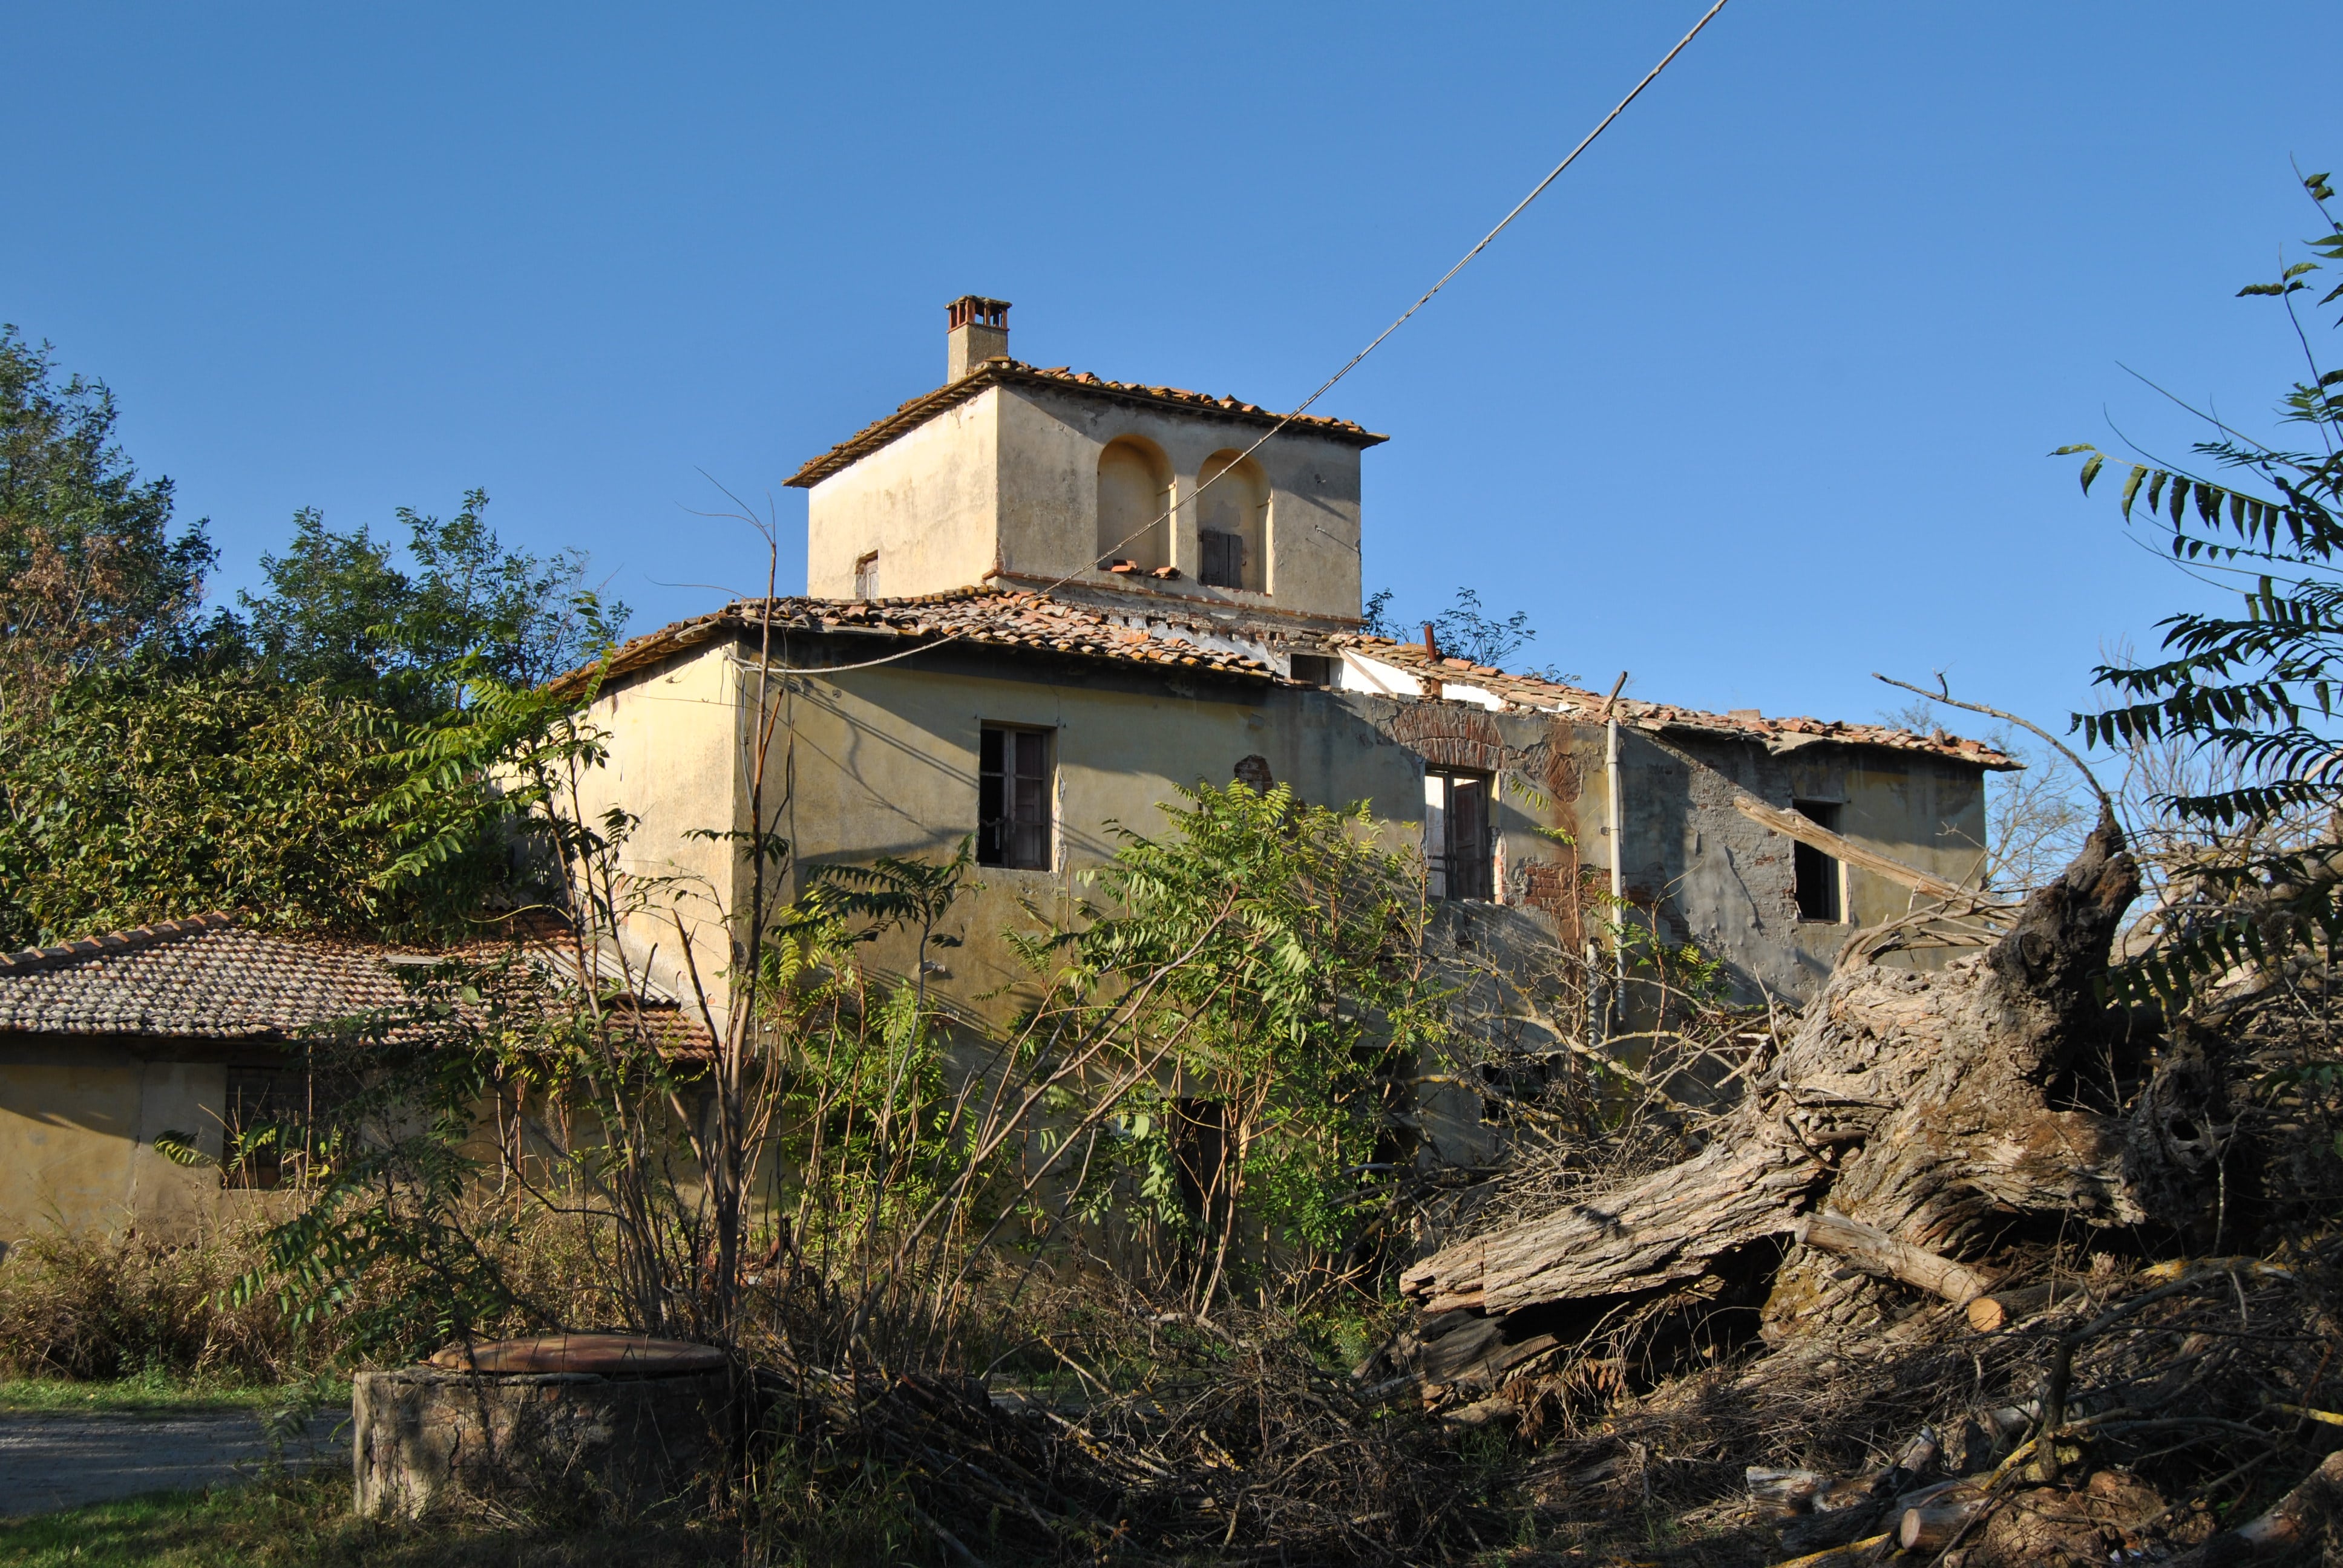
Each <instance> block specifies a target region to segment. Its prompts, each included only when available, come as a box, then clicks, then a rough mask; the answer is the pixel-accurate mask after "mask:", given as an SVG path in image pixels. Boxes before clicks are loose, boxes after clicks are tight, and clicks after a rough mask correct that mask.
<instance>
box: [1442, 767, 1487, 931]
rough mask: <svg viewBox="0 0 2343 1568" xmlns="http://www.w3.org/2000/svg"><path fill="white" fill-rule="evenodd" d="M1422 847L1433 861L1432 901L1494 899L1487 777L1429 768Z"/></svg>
mask: <svg viewBox="0 0 2343 1568" xmlns="http://www.w3.org/2000/svg"><path fill="white" fill-rule="evenodd" d="M1424 809H1425V811H1426V812H1427V814H1428V815H1430V817H1431V818H1432V821H1431V822H1429V823H1427V824H1426V826H1427V827H1428V828H1430V829H1432V830H1431V831H1429V832H1427V833H1426V834H1425V840H1426V849H1427V850H1428V851H1430V858H1431V859H1432V866H1431V868H1430V869H1431V871H1432V888H1431V892H1432V896H1433V897H1434V898H1436V899H1478V900H1483V902H1486V901H1488V900H1492V899H1493V898H1494V897H1495V889H1496V874H1495V873H1496V864H1495V861H1496V847H1497V846H1496V839H1495V837H1494V836H1493V834H1492V833H1491V831H1490V812H1489V776H1488V775H1487V774H1485V773H1443V772H1430V773H1427V774H1425V775H1424Z"/></svg>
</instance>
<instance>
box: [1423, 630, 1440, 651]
mask: <svg viewBox="0 0 2343 1568" xmlns="http://www.w3.org/2000/svg"><path fill="white" fill-rule="evenodd" d="M1423 651H1424V654H1425V655H1426V657H1428V658H1439V657H1440V638H1438V637H1437V636H1435V635H1434V634H1433V629H1432V623H1431V622H1430V621H1425V622H1424V623H1423Z"/></svg>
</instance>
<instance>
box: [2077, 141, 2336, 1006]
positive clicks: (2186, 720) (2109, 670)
mask: <svg viewBox="0 0 2343 1568" xmlns="http://www.w3.org/2000/svg"><path fill="white" fill-rule="evenodd" d="M2303 184H2304V188H2305V189H2306V190H2307V191H2308V194H2309V196H2310V198H2311V200H2312V202H2313V203H2314V204H2315V205H2316V206H2317V207H2318V213H2319V216H2320V218H2321V219H2322V221H2323V222H2324V224H2325V226H2326V231H2327V232H2325V233H2324V234H2322V235H2319V236H2318V237H2316V238H2314V239H2312V240H2310V241H2309V242H2308V247H2309V249H2310V251H2311V252H2312V253H2313V255H2314V256H2317V257H2318V258H2319V259H2317V260H2309V259H2306V260H2302V261H2298V262H2295V263H2293V264H2292V265H2290V266H2287V267H2285V269H2284V270H2283V271H2281V272H2280V273H2279V275H2278V276H2277V277H2276V278H2274V279H2271V280H2269V281H2268V282H2263V283H2254V284H2248V285H2247V286H2246V287H2244V288H2242V289H2240V290H2239V291H2238V293H2239V295H2240V297H2258V298H2267V299H2270V300H2272V301H2274V302H2276V304H2277V305H2278V307H2280V308H2281V309H2283V310H2284V311H2285V313H2286V317H2287V321H2288V327H2290V328H2291V333H2292V336H2293V337H2294V338H2295V340H2296V341H2297V342H2298V344H2299V345H2300V347H2301V351H2302V355H2303V359H2304V363H2305V367H2306V369H2305V373H2304V377H2303V379H2301V380H2299V381H2297V382H2295V383H2294V384H2293V386H2292V387H2290V388H2289V389H2288V391H2287V393H2286V394H2285V396H2284V397H2282V398H2281V400H2280V402H2279V405H2278V419H2279V423H2280V425H2281V426H2282V427H2286V428H2285V430H2284V431H2283V432H2282V433H2274V434H2273V435H2271V436H2270V437H2268V439H2266V440H2265V439H2261V438H2258V437H2252V436H2249V435H2247V434H2245V433H2243V432H2242V431H2239V430H2237V429H2236V428H2234V427H2231V426H2230V425H2228V424H2226V423H2224V422H2221V421H2219V420H2217V419H2215V418H2214V417H2212V416H2211V415H2209V414H2207V415H2203V416H2201V417H2203V418H2204V419H2205V420H2206V423H2207V426H2208V427H2209V431H2210V433H2209V434H2208V436H2207V438H2206V439H2204V440H2202V441H2199V442H2197V443H2196V444H2195V446H2194V448H2193V449H2194V451H2195V454H2196V460H2195V461H2194V462H2191V463H2187V464H2159V463H2157V462H2153V461H2144V462H2135V463H2130V464H2128V465H2125V464H2121V463H2118V464H2117V467H2122V468H2124V469H2125V470H2126V471H2125V473H2124V476H2123V482H2122V487H2121V495H2120V506H2121V508H2122V512H2123V516H2124V518H2125V520H2126V521H2127V523H2132V524H2135V525H2140V526H2148V527H2154V528H2158V529H2161V530H2163V531H2165V532H2166V533H2167V548H2168V549H2169V551H2170V554H2171V557H2172V559H2173V560H2174V561H2175V562H2176V563H2177V564H2179V565H2180V566H2181V567H2183V568H2185V569H2187V571H2189V572H2190V573H2191V574H2192V575H2194V576H2197V577H2198V578H2200V579H2210V580H2213V581H2216V582H2225V583H2232V584H2235V585H2236V587H2237V589H2238V601H2237V608H2235V609H2233V610H2229V611H2225V612H2224V611H2193V610H2192V611H2185V612H2183V613H2180V614H2177V615H2173V616H2169V617H2167V618H2165V619H2164V620H2163V621H2162V622H2160V623H2159V624H2160V625H2161V626H2162V628H2163V633H2164V635H2163V645H2162V652H2163V654H2164V655H2165V657H2163V658H2157V659H2152V660H2148V661H2146V662H2141V663H2137V664H2128V663H2127V664H2108V665H2105V666H2102V667H2100V668H2098V670H2097V681H2098V683H2099V684H2100V685H2102V686H2104V687H2106V688H2107V689H2109V690H2110V691H2111V692H2112V693H2113V694H2114V695H2115V698H2116V700H2115V701H2114V702H2113V703H2111V704H2110V705H2109V706H2108V707H2107V708H2105V709H2101V710H2100V711H2098V712H2096V713H2087V714H2078V715H2077V716H2076V719H2075V723H2076V726H2077V728H2078V729H2080V730H2081V731H2082V732H2083V734H2084V736H2085V737H2086V738H2087V739H2088V740H2090V741H2091V742H2093V743H2095V744H2100V745H2111V746H2117V747H2122V748H2127V749H2137V748H2139V747H2143V746H2147V747H2157V746H2168V745H2172V744H2176V743H2177V745H2178V746H2179V747H2180V748H2181V749H2183V750H2184V751H2185V752H2187V753H2188V754H2190V755H2192V756H2194V757H2197V758H2200V759H2207V760H2208V761H2209V762H2210V764H2211V766H2210V767H2209V768H2207V769H2200V770H2199V771H2198V772H2197V775H2196V777H2197V779H2198V780H2199V781H2200V787H2199V788H2197V789H2186V788H2183V789H2178V790H2176V791H2173V792H2170V793H2167V794H2165V795H2163V796H2162V797H2161V804H2162V805H2164V806H2165V807H2166V808H2167V809H2168V810H2169V811H2170V812H2171V813H2172V814H2173V816H2174V817H2175V819H2177V821H2178V822H2179V823H2181V824H2183V825H2184V826H2187V827H2189V828H2192V829H2196V830H2197V835H2198V839H2197V842H2198V849H2199V852H2198V853H2197V856H2196V857H2195V859H2194V860H2193V862H2192V863H2191V864H2190V865H2189V866H2188V867H2187V869H2186V870H2185V872H2184V873H2183V874H2181V875H2179V876H2177V878H2176V879H2174V880H2173V882H2172V885H2171V886H2170V887H2168V888H2167V890H2166V894H2165V902H2164V905H2163V908H2162V909H2161V910H2160V911H2159V918H2160V920H2161V923H2162V926H2163V935H2164V938H2165V940H2164V941H2163V942H2162V943H2161V944H2160V945H2159V947H2158V949H2157V951H2156V952H2155V953H2154V954H2152V955H2151V956H2150V957H2148V958H2147V959H2146V960H2143V961H2142V962H2141V963H2140V964H2139V965H2137V966H2136V967H2135V969H2134V970H2132V971H2131V972H2130V974H2129V976H2128V979H2129V980H2132V981H2134V982H2136V983H2137V984H2138V985H2140V986H2143V987H2145V988H2146V989H2147V990H2152V991H2155V992H2158V993H2160V994H2162V995H2163V996H2165V997H2166V998H2167V1000H2178V999H2181V998H2185V997H2186V996H2187V994H2188V993H2189V992H2190V990H2192V989H2193V988H2194V987H2195V986H2196V985H2197V983H2199V982H2200V981H2201V980H2202V979H2203V977H2205V976H2206V975H2208V974H2210V973H2214V972H2217V971H2219V970H2227V969H2228V968H2230V967H2231V966H2233V965H2235V964H2237V963H2241V962H2252V963H2259V962H2263V961H2266V960H2270V959H2271V958H2273V957H2276V956H2278V955H2282V954H2284V953H2287V952H2290V951H2297V950H2301V949H2302V948H2304V947H2306V946H2311V945H2331V944H2332V942H2333V941H2334V940H2335V936H2336V932H2337V929H2338V923H2343V920H2338V915H2343V911H2338V900H2337V891H2338V884H2343V863H2338V844H2337V842H2336V833H2335V829H2334V828H2333V827H2332V826H2331V825H2330V819H2331V814H2332V813H2334V812H2335V811H2336V810H2337V809H2338V807H2343V734H2338V726H2337V722H2336V718H2337V716H2336V698H2337V695H2338V679H2343V664H2338V658H2343V392H2339V391H2338V388H2343V369H2328V368H2326V367H2324V365H2323V362H2322V359H2321V357H2320V354H2319V352H2318V348H2317V347H2316V345H2315V342H2314V339H2313V337H2312V335H2311V333H2310V331H2309V329H2308V323H2307V322H2306V319H2305V312H2304V310H2303V302H2302V301H2301V300H2299V299H2298V297H2299V296H2301V295H2303V294H2305V293H2306V292H2308V290H2309V289H2310V284H2309V283H2308V281H2307V280H2308V278H2309V276H2310V275H2312V274H2313V273H2316V272H2318V271H2319V270H2321V269H2322V266H2326V265H2331V264H2335V263H2338V262H2343V223H2339V222H2338V221H2337V219H2336V218H2335V216H2334V215H2333V213H2332V211H2331V210H2330V208H2329V206H2328V204H2329V203H2330V202H2332V201H2333V200H2334V192H2333V190H2332V189H2331V188H2330V186H2328V176H2325V175H2313V176H2309V177H2308V179H2306V180H2305V181H2304V182H2303ZM2338 299H2343V286H2337V287H2335V288H2333V289H2330V290H2328V292H2327V293H2326V294H2325V295H2324V296H2323V297H2320V298H2319V299H2318V302H2317V307H2315V308H2324V307H2331V306H2333V305H2334V304H2335V303H2336V302H2337V301H2338ZM2070 454H2079V455H2081V456H2082V457H2083V465H2082V472H2081V479H2082V485H2083V489H2084V491H2085V492H2086V493H2088V492H2089V490H2090V488H2091V487H2092V485H2093V484H2094V483H2095V482H2096V481H2097V479H2098V478H2099V477H2100V476H2101V475H2102V474H2103V473H2105V472H2106V471H2107V467H2108V459H2107V455H2106V454H2105V453H2103V452H2101V451H2100V450H2099V449H2098V448H2097V447H2092V446H2088V445H2078V446H2071V447H2060V448H2059V449H2058V454H2057V455H2062V456H2063V455H2070Z"/></svg>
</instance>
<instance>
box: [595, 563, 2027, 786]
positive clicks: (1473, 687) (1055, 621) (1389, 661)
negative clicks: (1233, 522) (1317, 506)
mask: <svg viewBox="0 0 2343 1568" xmlns="http://www.w3.org/2000/svg"><path fill="white" fill-rule="evenodd" d="M765 628H770V629H771V630H772V632H773V633H774V634H775V635H776V636H777V637H783V636H788V635H789V634H799V635H808V634H811V635H820V636H827V637H841V638H854V639H858V640H860V639H868V640H869V642H870V645H871V651H872V653H873V654H874V656H883V655H884V654H886V653H892V652H898V651H908V650H910V649H912V648H921V647H933V646H941V645H945V644H950V643H964V644H969V645H972V646H975V647H980V648H1001V649H1007V650H1014V651H1021V652H1025V653H1033V654H1054V655H1058V656H1061V657H1065V658H1081V659H1094V660H1098V661H1101V662H1102V663H1107V664H1121V665H1134V666H1141V667H1151V668H1158V669H1163V670H1166V671H1170V672H1182V671H1186V672H1191V673H1200V674H1212V675H1220V676H1228V677H1232V678H1238V679H1242V680H1254V681H1261V682H1264V683H1275V684H1280V685H1311V686H1315V685H1320V684H1322V682H1318V681H1295V680H1291V679H1289V678H1288V671H1289V670H1290V669H1291V668H1292V655H1293V654H1295V653H1311V652H1320V653H1322V654H1334V655H1338V656H1340V660H1341V664H1342V671H1341V674H1340V676H1339V678H1337V680H1336V681H1335V683H1334V684H1336V685H1337V686H1338V687H1340V688H1341V689H1347V690H1354V691H1365V692H1370V693H1373V694H1375V695H1379V696H1386V697H1393V698H1399V699H1407V700H1423V699H1437V700H1446V701H1451V702H1466V703H1472V704H1474V705H1476V706H1478V707H1482V708H1486V709H1498V710H1503V709H1508V708H1510V709H1519V710H1523V711H1531V712H1540V713H1552V714H1558V715H1562V716H1565V717H1568V718H1571V719H1578V720H1581V721H1591V722H1601V721H1602V720H1603V719H1604V718H1605V717H1606V716H1607V715H1608V714H1609V712H1610V711H1611V710H1610V709H1606V707H1605V701H1606V699H1604V695H1603V694H1602V693H1600V692H1596V691H1590V690H1588V689H1585V688H1584V687H1578V686H1571V685H1568V684H1566V683H1564V682H1562V681H1555V680H1548V679H1545V678H1543V677H1540V676H1534V675H1515V674H1511V673H1508V672H1506V671H1504V670H1502V669H1498V668H1494V667H1493V666H1490V665H1484V664H1474V663H1473V662H1472V661H1471V660H1469V659H1463V658H1443V657H1442V656H1441V655H1439V654H1437V653H1434V652H1433V651H1431V650H1428V649H1426V648H1423V647H1422V646H1420V645H1418V644H1414V643H1405V642H1394V641H1393V640H1392V639H1391V638H1383V637H1372V636H1366V635H1363V634H1341V635H1335V636H1332V637H1326V638H1314V637H1302V638H1295V637H1292V636H1289V635H1286V634H1283V633H1281V632H1272V631H1270V630H1268V629H1266V628H1255V629H1254V630H1252V632H1250V633H1248V632H1246V631H1245V630H1243V629H1242V628H1236V627H1232V625H1231V624H1229V623H1228V622H1227V621H1226V620H1225V619H1223V618H1216V617H1212V616H1208V615H1206V614H1203V613H1201V612H1200V613H1196V614H1191V615H1183V614H1181V613H1179V612H1177V611H1174V610H1168V609H1164V608H1147V609H1143V610H1142V609H1131V610H1110V609H1105V608H1097V607H1094V606H1091V605H1089V604H1086V603H1078V602H1071V601H1069V600H1065V599H1061V598H1052V597H1051V596H1049V595H1047V594H1041V593H1029V592H1018V591H1011V590H1007V589H1002V588H955V589H952V590H951V591H950V592H948V593H935V594H920V595H917V596H914V597H910V598H872V599H827V598H804V597H799V598H775V599H771V600H766V599H736V600H734V601H733V602H732V603H730V604H729V605H726V606H725V607H724V608H722V609H720V610H717V611H715V612H714V613H713V614H709V615H703V616H698V617H695V618H692V619H689V620H680V621H677V622H675V623H673V624H672V625H669V626H665V627H661V628H659V630H657V631H654V632H650V633H649V634H647V635H645V636H642V637H639V638H634V639H633V640H631V641H629V642H628V643H625V644H623V645H622V646H620V647H619V648H618V649H617V650H616V651H615V652H614V653H613V655H612V656H611V658H610V661H609V663H608V666H607V667H606V668H604V669H603V671H602V673H603V674H604V676H605V678H608V677H613V676H623V675H627V674H629V673H631V672H633V671H635V670H639V669H643V668H649V667H650V666H652V665H655V664H658V663H660V662H662V661H663V660H665V659H668V658H673V657H675V656H676V655H678V654H680V653H684V652H687V651H689V650H690V649H693V648H699V647H703V646H705V645H707V644H709V643H711V642H714V641H718V640H725V639H729V640H732V641H735V642H737V641H740V640H744V639H750V638H756V637H759V636H760V635H762V633H763V631H764V629H765ZM778 652H779V650H778V649H777V653H778ZM777 662H778V663H779V664H782V665H789V664H793V663H794V662H795V661H794V660H791V659H789V658H779V659H778V661H777ZM809 668H821V667H820V666H812V667H809ZM596 674H597V669H596V668H583V669H578V670H573V671H571V672H570V673H569V674H568V675H565V676H563V677H561V678H560V679H559V680H558V681H557V682H556V683H555V687H556V689H558V690H564V691H568V692H571V693H580V694H582V693H583V692H584V691H586V690H587V689H588V687H589V685H590V684H591V682H592V681H593V679H594V678H595V676H596ZM1616 714H1617V717H1618V718H1619V719H1620V720H1621V722H1623V723H1624V724H1627V725H1630V726H1632V727H1634V728H1636V729H1646V730H1650V731H1653V732H1654V733H1660V732H1676V733H1688V734H1697V735H1704V736H1708V737H1711V738H1715V739H1735V740H1748V741H1755V742H1756V743H1758V744H1760V745H1762V746H1764V747H1765V748H1766V749H1768V750H1769V751H1775V752H1784V751H1791V750H1795V749H1798V748H1800V747H1804V746H1811V745H1816V744H1823V743H1830V744H1835V745H1840V746H1865V747H1875V748H1879V749H1885V750H1890V751H1904V752H1916V753H1919V754H1922V755H1926V756H1930V757H1936V758H1941V759H1945V760H1947V761H1953V762H1965V763H1968V764H1971V765H1973V766H1976V767H1978V768H1985V769H2015V768H2017V767H2020V766H2021V764H2020V763H2018V762H2017V761H2016V759H2014V758H2012V757H2010V756H2009V755H2008V754H2007V753H2006V752H2003V751H2000V750H1997V749H1995V748H1994V747H1992V746H1988V745H1986V743H1985V742H1984V741H1982V740H1975V739H1966V738H1965V737H1961V736H1956V735H1951V734H1947V733H1946V732H1945V731H1944V730H1941V729H1938V730H1934V731H1931V732H1929V733H1927V734H1925V735H1923V734H1918V733H1916V732H1914V731H1912V730H1909V729H1898V728H1896V727H1895V726H1893V725H1886V724H1848V723H1843V722H1840V721H1837V720H1833V719H1805V718H1795V717H1794V718H1780V719H1767V718H1765V717H1764V716H1762V715H1761V714H1759V713H1758V712H1756V711H1755V709H1744V710H1739V711H1735V712H1731V713H1710V712H1704V711H1703V710H1702V709H1696V708H1684V707H1680V706H1678V705H1676V704H1674V703H1664V702H1645V701H1643V700H1641V699H1635V698H1625V697H1623V698H1621V699H1618V702H1617V705H1616Z"/></svg>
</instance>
